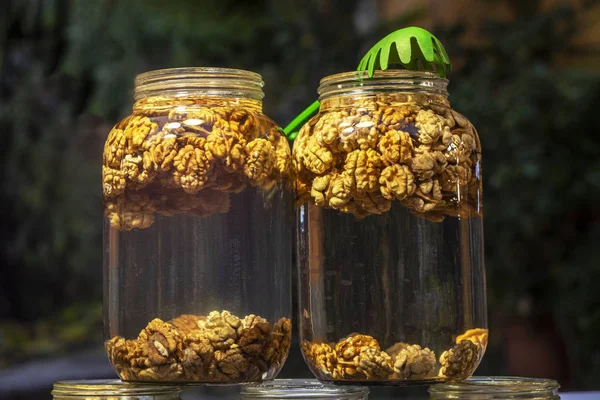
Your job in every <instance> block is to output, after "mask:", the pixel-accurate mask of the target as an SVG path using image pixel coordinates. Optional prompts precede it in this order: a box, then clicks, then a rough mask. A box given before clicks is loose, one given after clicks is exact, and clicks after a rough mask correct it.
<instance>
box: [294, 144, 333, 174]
mask: <svg viewBox="0 0 600 400" xmlns="http://www.w3.org/2000/svg"><path fill="white" fill-rule="evenodd" d="M302 161H303V164H304V166H305V167H306V168H307V169H308V170H309V171H311V172H313V173H315V174H318V175H319V174H322V173H324V172H325V171H326V170H327V169H329V168H330V167H331V165H332V164H333V161H334V159H333V155H332V154H331V151H329V150H328V149H326V148H324V147H321V146H319V144H318V143H317V141H316V140H315V139H314V138H309V139H308V141H307V144H306V147H305V148H304V151H303V160H302Z"/></svg>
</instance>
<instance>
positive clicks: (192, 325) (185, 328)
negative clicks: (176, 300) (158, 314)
mask: <svg viewBox="0 0 600 400" xmlns="http://www.w3.org/2000/svg"><path fill="white" fill-rule="evenodd" d="M205 320H206V317H200V316H197V315H193V314H182V315H180V316H178V317H177V318H173V319H171V320H169V321H168V322H169V323H170V324H171V325H173V326H174V327H175V328H177V330H178V331H179V333H180V334H181V335H187V334H189V333H191V332H192V331H195V330H198V329H200V322H201V321H205Z"/></svg>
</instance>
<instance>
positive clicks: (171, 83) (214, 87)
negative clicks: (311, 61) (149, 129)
mask: <svg viewBox="0 0 600 400" xmlns="http://www.w3.org/2000/svg"><path fill="white" fill-rule="evenodd" d="M134 84H135V91H134V98H135V100H136V101H137V100H140V99H141V98H144V97H150V96H153V95H158V94H163V95H170V96H177V95H184V94H189V93H190V92H202V94H203V95H207V96H222V97H232V96H239V97H249V98H253V99H257V100H262V98H263V97H264V93H263V90H262V88H263V86H264V82H263V79H262V76H261V75H260V74H258V73H256V72H252V71H247V70H243V69H235V68H221V67H178V68H166V69H157V70H153V71H147V72H144V73H141V74H139V75H137V76H136V77H135V82H134Z"/></svg>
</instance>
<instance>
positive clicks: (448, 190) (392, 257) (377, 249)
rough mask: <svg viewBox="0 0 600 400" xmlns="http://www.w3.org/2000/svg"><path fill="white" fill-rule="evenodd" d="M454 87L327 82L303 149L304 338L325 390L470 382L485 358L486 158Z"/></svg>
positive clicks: (396, 79)
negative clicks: (455, 103) (327, 385)
mask: <svg viewBox="0 0 600 400" xmlns="http://www.w3.org/2000/svg"><path fill="white" fill-rule="evenodd" d="M447 83H448V81H447V80H446V79H443V78H440V77H438V76H437V75H435V74H433V73H429V72H418V71H417V72H415V71H406V70H403V71H379V72H377V73H376V74H375V76H374V77H373V78H372V79H367V73H366V72H364V73H362V72H349V73H342V74H337V75H333V76H329V77H326V78H324V79H323V80H322V81H321V85H320V87H319V94H320V100H321V108H320V112H319V114H318V115H316V116H315V117H314V118H312V119H311V120H310V121H309V122H308V123H307V124H305V125H304V126H303V127H302V129H301V131H300V132H299V135H298V137H297V139H296V141H295V143H294V149H293V164H294V172H295V182H296V201H297V203H298V204H300V205H301V206H300V208H299V213H298V220H297V224H296V225H297V230H298V232H297V234H298V244H297V254H298V264H299V265H298V267H299V282H300V284H299V285H300V287H299V296H300V298H299V307H300V310H299V318H300V339H301V346H302V353H303V355H304V358H305V360H306V362H307V364H308V365H309V367H310V369H311V370H312V372H313V373H314V374H315V376H316V377H317V378H319V379H320V380H323V381H335V382H337V383H344V382H348V383H352V384H356V383H360V382H366V383H369V384H400V385H403V384H412V383H427V382H439V381H455V380H463V379H465V378H467V377H469V376H471V374H472V373H473V371H474V370H475V368H476V367H477V365H478V364H479V362H480V360H481V358H482V356H483V354H484V352H485V348H486V345H487V338H488V331H487V329H486V328H487V314H486V297H485V293H486V292H485V271H484V263H483V226H482V197H481V195H482V192H481V154H480V152H481V149H480V143H479V139H478V137H477V133H476V131H475V129H474V128H473V126H472V125H471V124H470V123H469V121H467V119H466V118H465V117H463V116H462V115H460V114H459V113H457V112H455V111H453V110H452V109H451V107H450V103H449V101H448V98H447V95H448V94H447V91H446V87H447Z"/></svg>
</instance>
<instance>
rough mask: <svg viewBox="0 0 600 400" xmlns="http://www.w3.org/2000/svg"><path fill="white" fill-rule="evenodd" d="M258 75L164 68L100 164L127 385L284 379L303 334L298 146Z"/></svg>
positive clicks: (115, 331)
mask: <svg viewBox="0 0 600 400" xmlns="http://www.w3.org/2000/svg"><path fill="white" fill-rule="evenodd" d="M262 97H263V92H262V79H261V77H260V75H258V74H255V73H251V72H247V71H241V70H232V69H214V68H193V69H191V68H185V69H171V70H159V71H152V72H148V73H145V74H142V75H140V76H138V77H137V78H136V87H135V98H136V102H135V105H134V107H133V113H132V115H131V116H129V117H127V118H125V119H124V120H122V121H121V122H119V123H118V124H117V125H116V126H115V127H114V128H113V129H112V131H111V132H110V134H109V136H108V139H107V141H106V144H105V148H104V162H103V166H102V179H103V192H104V214H105V229H104V272H105V275H104V280H105V286H104V288H105V289H104V290H105V293H104V303H105V337H106V349H107V352H108V356H109V358H110V361H111V363H112V365H113V367H114V368H115V370H116V371H117V372H118V374H119V376H120V377H121V379H123V380H126V381H162V382H212V383H239V382H249V381H260V380H263V379H272V378H273V377H275V376H276V374H277V373H278V372H279V370H280V369H281V367H282V366H283V363H284V361H285V359H286V357H287V354H288V350H289V345H290V337H291V322H290V316H291V315H290V314H291V298H290V292H291V288H290V285H291V280H290V278H291V276H290V267H291V254H290V253H291V241H292V229H293V228H292V226H293V225H292V224H293V216H292V215H293V214H292V204H293V199H292V195H291V188H290V187H289V186H290V181H289V173H290V167H291V153H290V148H289V145H288V143H287V140H286V139H285V137H283V136H282V135H281V134H280V132H279V130H278V127H277V125H276V124H275V123H274V122H273V121H272V120H271V119H269V118H268V117H266V116H265V115H264V114H263V113H262V102H261V99H262Z"/></svg>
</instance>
